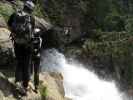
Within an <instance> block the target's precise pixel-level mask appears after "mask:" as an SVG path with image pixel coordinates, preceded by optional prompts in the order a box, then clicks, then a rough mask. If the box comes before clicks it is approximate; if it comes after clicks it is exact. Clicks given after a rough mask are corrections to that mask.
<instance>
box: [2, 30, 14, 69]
mask: <svg viewBox="0 0 133 100" xmlns="http://www.w3.org/2000/svg"><path fill="white" fill-rule="evenodd" d="M9 37H10V31H9V30H8V29H6V28H0V59H1V61H0V66H1V67H0V69H1V68H7V67H8V66H10V69H12V68H11V66H12V64H13V63H14V54H13V45H12V41H11V40H10V38H9ZM5 66H6V67H5Z"/></svg>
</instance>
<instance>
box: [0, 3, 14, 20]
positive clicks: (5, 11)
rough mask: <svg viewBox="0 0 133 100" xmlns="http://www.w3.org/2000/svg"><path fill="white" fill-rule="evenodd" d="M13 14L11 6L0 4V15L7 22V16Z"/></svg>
mask: <svg viewBox="0 0 133 100" xmlns="http://www.w3.org/2000/svg"><path fill="white" fill-rule="evenodd" d="M13 12H14V10H13V8H12V6H11V5H9V4H7V3H0V15H2V16H3V18H5V20H6V21H7V20H8V18H9V16H10V15H11V14H12V13H13Z"/></svg>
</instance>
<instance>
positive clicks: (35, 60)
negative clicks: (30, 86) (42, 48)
mask: <svg viewBox="0 0 133 100" xmlns="http://www.w3.org/2000/svg"><path fill="white" fill-rule="evenodd" d="M33 70H34V85H35V88H37V87H38V85H39V70H40V54H38V55H34V56H33Z"/></svg>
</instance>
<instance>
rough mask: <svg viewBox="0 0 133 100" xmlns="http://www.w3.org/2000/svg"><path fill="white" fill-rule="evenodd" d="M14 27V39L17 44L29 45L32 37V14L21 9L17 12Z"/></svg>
mask: <svg viewBox="0 0 133 100" xmlns="http://www.w3.org/2000/svg"><path fill="white" fill-rule="evenodd" d="M11 28H12V35H11V37H12V40H13V41H14V42H15V43H17V44H23V45H28V44H29V43H30V41H31V39H32V23H31V16H30V15H28V14H26V13H25V12H22V11H19V12H17V13H16V14H15V16H14V18H13V22H12V24H11Z"/></svg>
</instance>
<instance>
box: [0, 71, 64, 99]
mask: <svg viewBox="0 0 133 100" xmlns="http://www.w3.org/2000/svg"><path fill="white" fill-rule="evenodd" d="M13 80H14V79H13V78H7V77H6V76H5V75H3V74H2V73H1V72H0V84H1V85H0V100H18V99H22V100H44V99H45V100H65V97H64V95H65V93H64V88H63V84H62V81H63V79H62V75H61V74H59V73H47V72H44V73H42V74H40V88H39V90H40V91H39V93H37V94H36V93H35V92H33V90H32V89H33V84H32V83H31V84H30V86H31V89H29V91H28V95H27V96H25V97H22V96H21V95H19V94H18V93H17V92H16V91H15V88H16V86H15V84H14V82H13ZM42 89H43V91H42ZM44 89H46V90H44ZM18 97H19V98H18Z"/></svg>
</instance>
